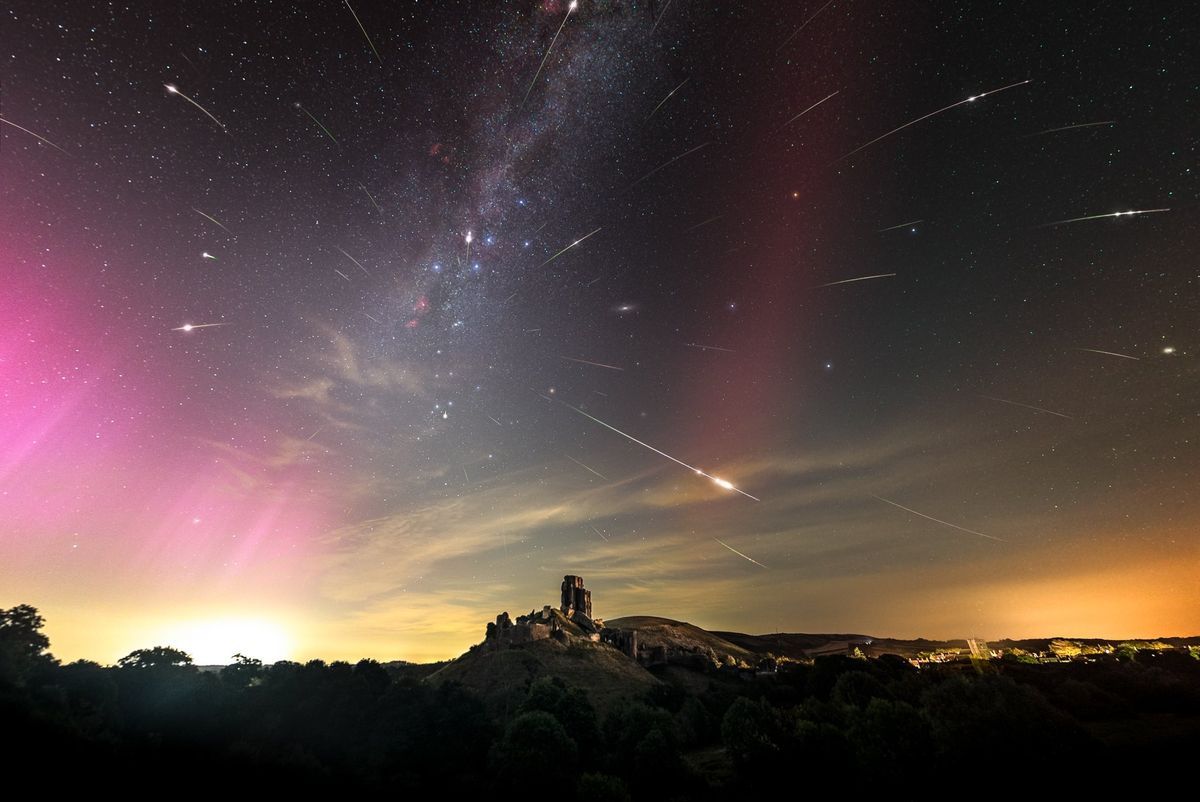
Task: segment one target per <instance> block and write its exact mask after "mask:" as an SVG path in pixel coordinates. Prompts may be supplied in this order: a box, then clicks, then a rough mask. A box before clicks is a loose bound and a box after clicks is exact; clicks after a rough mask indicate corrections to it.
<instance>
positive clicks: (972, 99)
mask: <svg viewBox="0 0 1200 802" xmlns="http://www.w3.org/2000/svg"><path fill="white" fill-rule="evenodd" d="M1027 83H1029V79H1026V80H1024V81H1017V82H1016V83H1015V84H1009V85H1008V86H1002V87H1000V88H999V89H989V90H988V91H986V92H984V93H982V94H979V95H971V96H970V97H969V98H967V99H966V100H960V101H958V102H957V103H951V104H950V105H949V106H943V107H942V108H940V109H938V110H937V111H931V112H929V113H928V114H926V115H925V116H923V117H918V118H917V119H915V120H912V121H910V122H906V123H905V124H904V125H902V126H900V127H899V128H893V129H892V130H890V131H888V132H887V133H886V134H883V135H881V136H877V137H875V138H874V139H872V140H871V141H870V142H868V143H867V144H865V145H859V146H858V147H857V148H855V149H854V150H852V151H850V152H849V153H847V154H846V155H845V156H843V157H842V158H841V159H838V161H842V160H843V159H848V158H850V157H851V156H853V155H854V154H855V153H858V152H859V151H862V150H866V149H867V148H869V147H871V146H872V145H874V144H875V143H876V142H879V141H880V140H883V139H887V138H888V137H889V136H891V135H892V134H898V133H900V132H901V131H903V130H904V129H905V128H908V127H909V126H910V125H916V124H917V123H919V122H921V121H922V120H928V119H929V118H930V117H934V116H936V115H938V114H941V113H942V112H944V111H950V109H953V108H956V107H958V106H962V105H964V104H966V103H974V102H975V101H976V100H982V99H983V98H985V97H987V96H988V95H994V94H996V93H998V92H1003V91H1004V90H1005V89H1012V88H1013V87H1015V86H1024V85H1025V84H1027Z"/></svg>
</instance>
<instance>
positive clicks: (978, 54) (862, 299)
mask: <svg viewBox="0 0 1200 802" xmlns="http://www.w3.org/2000/svg"><path fill="white" fill-rule="evenodd" d="M352 5H353V8H351V7H350V6H349V5H347V4H346V3H345V2H335V0H324V1H323V2H308V3H295V4H293V3H286V2H278V3H272V2H265V1H264V2H139V3H131V4H123V3H93V2H83V0H78V1H73V2H24V1H23V0H18V2H12V3H8V4H6V10H5V11H4V12H3V13H4V18H3V27H2V29H0V37H2V38H0V43H2V48H0V56H2V58H3V72H2V74H0V80H2V93H0V118H2V119H3V124H0V270H2V271H3V276H4V282H3V285H2V289H0V605H4V606H9V605H12V604H17V603H23V602H24V603H30V604H33V605H35V606H37V607H38V608H39V609H40V610H41V611H42V613H43V615H45V616H46V618H47V619H48V627H47V631H48V634H49V635H50V637H51V639H52V642H53V647H54V651H55V653H56V654H57V655H59V656H60V657H64V658H76V657H89V658H93V659H98V660H101V661H111V660H114V659H115V658H117V657H119V656H121V655H123V654H125V653H126V652H128V651H130V650H132V649H134V648H139V647H144V646H151V645H155V644H156V643H170V644H171V645H176V646H179V647H181V648H185V649H187V650H189V651H191V652H192V653H193V655H194V656H195V657H196V658H197V661H198V662H218V661H224V660H226V659H228V657H229V655H231V654H232V653H233V652H234V651H242V652H245V653H247V654H252V655H254V656H258V657H262V658H265V659H277V658H281V657H285V656H287V657H294V658H304V657H318V656H319V657H324V658H327V659H334V658H358V657H362V656H372V657H376V658H379V659H396V658H403V659H412V660H428V659H435V658H437V659H441V658H448V657H452V656H455V655H457V654H458V653H460V652H461V651H462V650H463V649H465V648H466V647H467V646H469V645H470V644H471V643H474V642H476V641H478V640H480V639H481V638H482V635H483V627H484V624H485V622H486V621H487V620H489V619H491V618H493V617H494V616H495V615H496V614H497V613H498V612H500V611H502V610H510V611H512V612H513V614H514V615H515V614H517V613H519V612H524V611H527V610H529V609H531V608H533V607H535V606H536V607H540V606H541V605H542V604H544V603H550V602H554V601H556V599H557V594H558V584H559V582H560V581H561V578H562V576H563V574H566V573H577V574H582V575H583V576H584V577H585V579H586V581H587V584H588V586H589V587H590V588H592V591H593V594H594V603H595V610H596V614H597V615H598V616H602V617H607V618H613V617H616V616H618V615H623V614H656V615H663V616H668V617H671V618H676V619H681V620H688V621H691V622H693V623H696V624H698V625H701V626H705V627H708V628H716V629H736V630H741V631H748V632H765V631H775V630H784V631H807V632H865V633H870V634H877V635H891V636H898V637H903V636H922V635H923V636H929V637H938V636H942V637H953V636H957V637H966V636H981V637H991V638H997V637H1002V636H1035V635H1042V636H1048V635H1073V636H1107V637H1129V636H1154V635H1167V634H1196V632H1197V631H1198V630H1200V583H1198V582H1197V579H1196V577H1197V571H1198V570H1200V547H1198V543H1200V541H1198V537H1197V536H1198V533H1200V532H1198V530H1200V493H1197V490H1196V489H1197V486H1198V484H1200V449H1198V445H1200V369H1198V366H1197V353H1198V351H1200V339H1198V334H1197V330H1198V328H1197V324H1198V322H1200V270H1198V267H1197V254H1198V253H1200V228H1198V226H1197V208H1198V207H1197V197H1198V195H1200V175H1198V173H1200V164H1198V162H1197V156H1198V145H1200V63H1198V62H1197V60H1196V58H1195V53H1194V48H1195V46H1196V42H1197V41H1198V34H1200V19H1198V17H1197V15H1196V13H1195V10H1194V9H1193V8H1191V7H1190V6H1189V5H1188V4H1185V3H1177V4H1168V3H1162V4H1142V5H1139V4H1117V3H1100V4H1092V5H1084V4H1058V3H1027V4H1025V3H1013V4H986V5H985V4H979V5H978V6H976V5H973V4H963V3H933V4H900V3H887V4H876V3H868V2H850V1H849V0H835V1H834V2H832V3H829V4H827V5H821V3H820V2H819V0H818V1H816V2H805V3H799V2H797V3H790V2H789V3H778V4H771V3H757V2H756V3H722V4H710V3H701V2H690V1H689V0H674V2H665V3H648V4H647V3H637V2H595V1H593V0H580V2H579V4H578V7H577V8H575V9H574V10H573V11H571V10H569V8H568V6H567V5H566V3H564V2H561V0H543V2H511V3H455V2H428V3H408V2H387V3H383V2H376V3H372V2H368V1H367V0H357V2H354V3H353V4H352ZM356 16H357V19H356ZM360 23H361V27H360ZM543 60H544V61H543ZM539 66H540V67H541V68H540V70H539ZM169 87H173V89H172V88H169ZM996 90H999V91H996ZM985 93H986V94H985ZM972 97H973V98H975V99H974V100H968V98H972ZM922 118H924V119H922ZM907 123H913V124H911V125H907V126H906V124H907ZM897 129H898V130H897ZM864 145H865V147H863V146H864ZM1130 211H1134V212H1140V213H1137V214H1122V215H1115V213H1117V212H1130ZM1078 218H1093V219H1078ZM1060 221H1069V222H1060ZM468 240H469V241H468ZM849 279H861V280H857V281H847V280H849ZM838 282H841V283H838ZM609 427H611V428H609ZM622 433H623V434H624V435H625V436H623V434H622ZM638 441H640V443H639V442H638ZM668 455H669V456H668ZM672 459H674V460H677V461H678V462H675V461H672ZM697 471H701V472H702V473H697Z"/></svg>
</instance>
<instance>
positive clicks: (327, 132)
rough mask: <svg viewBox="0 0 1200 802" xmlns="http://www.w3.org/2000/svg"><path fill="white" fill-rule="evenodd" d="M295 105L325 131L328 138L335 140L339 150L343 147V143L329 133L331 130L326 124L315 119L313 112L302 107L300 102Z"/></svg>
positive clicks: (334, 142)
mask: <svg viewBox="0 0 1200 802" xmlns="http://www.w3.org/2000/svg"><path fill="white" fill-rule="evenodd" d="M295 105H296V108H298V109H300V111H302V112H304V113H305V114H307V115H308V119H310V120H312V121H313V122H315V123H316V124H317V126H318V127H319V128H320V129H321V130H322V131H324V132H325V136H327V137H329V138H330V139H331V140H333V144H335V145H337V146H338V147H339V148H340V147H341V146H342V143H341V142H338V141H337V140H336V139H334V136H333V134H331V133H329V129H328V128H326V127H325V124H324V123H322V122H321V121H320V120H318V119H317V118H316V117H314V116H313V115H312V112H311V111H309V110H308V109H306V108H304V107H303V106H301V105H300V104H299V103H298V102H297V103H296V104H295Z"/></svg>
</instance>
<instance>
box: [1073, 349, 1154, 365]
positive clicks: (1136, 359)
mask: <svg viewBox="0 0 1200 802" xmlns="http://www.w3.org/2000/svg"><path fill="white" fill-rule="evenodd" d="M1075 350H1076V351H1087V352H1088V353H1090V354H1105V355H1106V356H1119V357H1121V359H1132V360H1133V361H1134V362H1140V361H1141V357H1137V356H1129V355H1128V354H1118V353H1117V352H1116V351H1101V350H1100V349H1099V348H1076V349H1075Z"/></svg>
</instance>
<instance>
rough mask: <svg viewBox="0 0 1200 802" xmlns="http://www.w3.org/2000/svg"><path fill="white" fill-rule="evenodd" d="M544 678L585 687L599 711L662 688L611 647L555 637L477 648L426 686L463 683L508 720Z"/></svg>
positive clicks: (439, 673) (430, 677)
mask: <svg viewBox="0 0 1200 802" xmlns="http://www.w3.org/2000/svg"><path fill="white" fill-rule="evenodd" d="M543 676H550V677H561V678H562V679H563V680H564V681H566V683H567V684H568V685H574V686H577V687H579V688H582V689H583V690H584V691H585V692H586V693H587V695H588V699H589V700H590V701H591V703H592V705H593V706H595V708H596V709H597V710H599V711H605V710H607V709H609V708H610V707H611V706H612V705H613V703H615V702H616V701H617V700H619V699H622V698H626V697H634V696H639V695H641V694H642V693H644V692H645V691H647V690H649V689H650V688H651V687H653V686H655V685H658V684H660V683H659V681H658V680H657V679H655V678H654V676H653V675H651V674H650V672H649V671H647V670H646V669H644V668H642V667H641V666H640V665H638V663H637V662H636V661H635V660H632V659H630V658H629V657H627V656H625V655H624V654H622V653H621V652H619V651H617V650H616V649H614V648H613V647H611V646H608V645H607V644H603V643H593V642H591V641H587V640H573V641H572V642H571V643H570V645H567V644H564V643H562V642H560V641H558V640H555V639H553V638H551V639H548V640H539V641H533V642H532V643H524V644H521V645H519V646H514V647H512V648H507V649H498V650H495V651H492V650H484V649H480V648H475V649H472V650H471V651H469V652H467V653H466V654H464V655H462V656H461V657H459V658H458V659H457V660H454V661H452V662H450V663H448V664H447V665H445V666H444V667H443V668H441V669H439V670H438V671H435V672H434V673H433V674H430V675H429V677H428V678H427V679H426V681H427V682H430V683H434V684H438V683H442V682H451V681H453V682H460V683H462V684H463V685H464V686H466V687H468V688H470V689H471V690H473V691H475V692H476V693H478V694H479V695H480V696H482V697H483V700H484V703H485V704H486V705H487V706H488V709H489V711H490V712H491V713H492V714H493V715H504V714H505V713H506V712H511V711H512V710H515V709H516V707H517V706H518V705H519V704H520V703H521V702H522V701H523V700H524V699H525V695H526V691H527V690H528V688H529V684H530V683H531V682H533V680H535V679H537V678H538V677H543Z"/></svg>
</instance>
